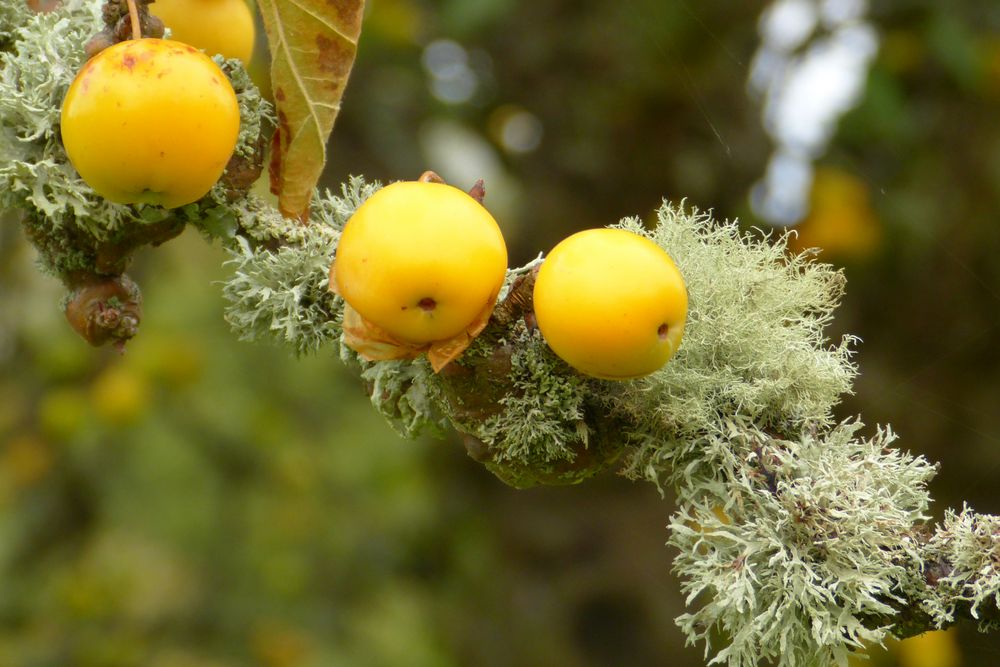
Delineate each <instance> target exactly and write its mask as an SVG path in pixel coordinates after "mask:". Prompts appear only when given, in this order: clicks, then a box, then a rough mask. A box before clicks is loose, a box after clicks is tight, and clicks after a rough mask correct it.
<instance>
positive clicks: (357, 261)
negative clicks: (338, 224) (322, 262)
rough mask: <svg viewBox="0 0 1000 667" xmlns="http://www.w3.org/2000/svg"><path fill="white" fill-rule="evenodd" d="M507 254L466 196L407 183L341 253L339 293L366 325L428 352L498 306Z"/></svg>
mask: <svg viewBox="0 0 1000 667" xmlns="http://www.w3.org/2000/svg"><path fill="white" fill-rule="evenodd" d="M506 270H507V246H506V245H505V244H504V240H503V235H502V234H501V233H500V228H499V227H498V226H497V223H496V221H495V220H494V219H493V216H491V215H490V214H489V213H488V212H487V211H486V209H485V208H483V206H482V205H481V204H480V203H479V202H477V201H476V200H475V199H473V198H472V197H470V196H469V195H468V194H466V193H464V192H462V191H461V190H459V189H458V188H454V187H452V186H450V185H444V184H442V183H423V182H417V181H406V182H401V183H393V184H392V185H388V186H386V187H384V188H382V189H381V190H379V191H378V192H376V193H375V194H374V195H372V196H371V197H370V198H369V199H368V200H367V201H365V203H364V204H362V205H361V206H359V207H358V210H357V211H355V213H354V215H353V216H351V219H350V220H348V221H347V225H346V226H345V227H344V232H343V235H342V236H341V237H340V242H339V244H338V245H337V260H336V271H335V272H334V276H335V277H334V280H335V286H336V289H337V292H338V293H339V294H340V295H341V296H342V297H344V300H346V301H347V303H348V304H350V306H351V307H352V308H354V310H356V311H357V312H358V313H360V315H361V316H362V317H364V318H365V319H366V320H368V321H370V322H372V323H373V324H375V325H377V326H379V327H381V328H382V329H384V330H385V331H387V332H389V333H390V334H392V335H393V336H395V337H396V338H398V339H399V340H400V341H403V342H406V343H410V344H415V345H422V344H425V343H431V342H435V341H443V340H447V339H449V338H452V337H453V336H457V335H459V334H460V333H462V332H463V331H464V330H466V328H467V327H469V325H470V324H472V323H473V322H474V321H475V320H476V318H477V317H479V316H480V315H481V314H482V312H483V310H484V309H485V308H487V307H489V306H490V305H492V303H493V302H494V301H495V300H496V297H497V294H498V293H499V291H500V286H501V284H502V283H503V279H504V275H505V274H506Z"/></svg>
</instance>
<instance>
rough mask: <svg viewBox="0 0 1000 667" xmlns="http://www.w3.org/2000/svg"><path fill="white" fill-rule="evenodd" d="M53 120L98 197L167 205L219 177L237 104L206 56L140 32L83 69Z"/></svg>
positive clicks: (233, 135)
mask: <svg viewBox="0 0 1000 667" xmlns="http://www.w3.org/2000/svg"><path fill="white" fill-rule="evenodd" d="M60 123H61V125H60V127H61V130H62V141H63V146H64V147H65V148H66V153H67V155H69V159H70V162H72V163H73V166H74V167H76V170H77V171H78V172H79V173H80V176H81V177H82V178H83V180H85V181H86V182H87V184H88V185H90V187H92V188H93V189H94V190H96V191H97V193H98V194H100V195H101V196H103V197H104V198H106V199H109V200H111V201H114V202H118V203H121V204H138V203H144V204H156V205H160V206H164V207H166V208H175V207H177V206H183V205H185V204H190V203H191V202H193V201H196V200H198V199H200V198H201V197H203V196H204V195H205V194H206V193H207V192H208V191H209V190H210V189H212V186H213V185H215V183H216V181H218V180H219V177H220V176H221V175H222V172H223V171H224V170H225V168H226V164H227V163H228V162H229V158H230V157H231V156H232V153H233V150H234V149H235V148H236V139H237V136H238V134H239V130H240V109H239V104H238V103H237V101H236V93H234V92H233V87H232V85H231V84H230V83H229V79H228V78H226V75H225V74H224V73H223V72H222V70H220V69H219V68H218V66H217V65H216V64H215V63H214V62H212V60H211V58H209V57H208V56H206V55H205V54H204V53H202V52H201V51H199V50H197V49H195V48H194V47H192V46H189V45H187V44H182V43H180V42H175V41H171V40H162V39H139V40H128V41H125V42H120V43H118V44H115V45H114V46H111V47H109V48H107V49H105V50H103V51H101V52H100V53H99V54H97V55H96V56H94V57H93V58H91V59H90V60H89V61H88V62H87V64H86V65H84V66H83V68H82V69H81V70H80V72H79V73H78V74H77V76H76V79H74V80H73V83H72V84H71V85H70V87H69V90H68V91H67V93H66V98H65V99H64V100H63V105H62V118H61V121H60Z"/></svg>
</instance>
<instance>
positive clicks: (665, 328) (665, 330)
mask: <svg viewBox="0 0 1000 667" xmlns="http://www.w3.org/2000/svg"><path fill="white" fill-rule="evenodd" d="M669 331H670V327H668V326H667V323H666V322H664V323H663V324H661V325H660V328H659V329H657V330H656V335H657V336H659V337H660V340H666V339H667V333H668V332H669Z"/></svg>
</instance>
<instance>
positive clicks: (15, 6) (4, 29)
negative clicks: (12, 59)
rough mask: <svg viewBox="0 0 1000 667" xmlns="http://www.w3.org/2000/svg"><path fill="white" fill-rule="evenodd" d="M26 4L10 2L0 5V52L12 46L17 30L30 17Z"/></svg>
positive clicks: (14, 0)
mask: <svg viewBox="0 0 1000 667" xmlns="http://www.w3.org/2000/svg"><path fill="white" fill-rule="evenodd" d="M30 14H31V10H29V9H28V3H27V2H19V1H17V0H10V1H8V2H4V3H2V4H0V51H8V50H10V48H11V47H12V46H14V41H15V39H16V34H17V30H18V29H19V28H20V27H21V26H22V25H24V24H25V23H26V22H27V20H28V18H29V17H30Z"/></svg>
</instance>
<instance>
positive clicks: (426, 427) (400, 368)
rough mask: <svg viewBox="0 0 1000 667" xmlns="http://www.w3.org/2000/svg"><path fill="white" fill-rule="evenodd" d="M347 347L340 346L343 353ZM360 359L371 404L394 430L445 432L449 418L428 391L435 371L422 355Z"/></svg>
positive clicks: (402, 432)
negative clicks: (404, 357)
mask: <svg viewBox="0 0 1000 667" xmlns="http://www.w3.org/2000/svg"><path fill="white" fill-rule="evenodd" d="M348 350H349V348H347V346H343V347H342V355H343V353H345V352H347V351H348ZM352 356H353V355H352ZM345 361H348V362H349V363H351V362H353V361H354V360H353V359H351V360H345ZM359 363H360V364H361V366H362V370H361V380H362V381H363V382H365V384H366V389H367V391H368V394H369V396H371V400H372V405H373V406H374V407H375V409H376V410H378V412H379V414H381V415H382V416H383V417H385V418H386V420H387V421H388V422H389V424H390V425H392V427H393V429H395V431H396V432H397V433H399V434H400V435H401V436H403V437H404V438H414V437H416V436H417V435H420V434H422V433H433V434H436V435H441V434H442V433H443V432H444V429H445V428H446V427H447V426H448V422H447V420H446V419H445V418H444V416H443V415H442V414H441V410H440V404H439V403H438V402H437V401H436V399H435V397H434V396H433V395H432V394H431V387H432V386H433V375H434V372H433V371H432V370H431V367H430V364H429V363H427V360H426V359H425V358H420V359H415V360H404V361H383V362H378V363H372V362H366V361H360V362H359Z"/></svg>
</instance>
